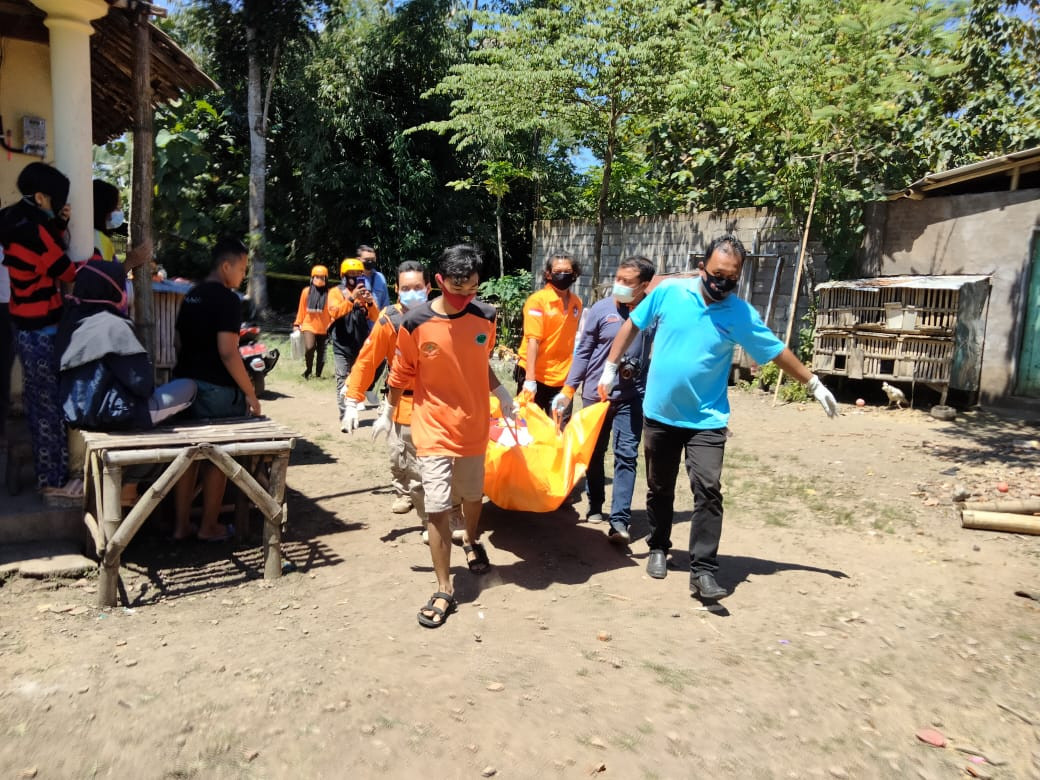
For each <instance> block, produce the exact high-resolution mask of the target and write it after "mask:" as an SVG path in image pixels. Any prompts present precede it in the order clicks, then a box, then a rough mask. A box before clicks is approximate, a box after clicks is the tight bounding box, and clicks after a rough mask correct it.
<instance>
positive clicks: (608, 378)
mask: <svg viewBox="0 0 1040 780" xmlns="http://www.w3.org/2000/svg"><path fill="white" fill-rule="evenodd" d="M617 372H618V364H617V363H611V362H610V361H609V360H608V361H607V362H606V363H604V364H603V373H602V374H601V375H600V378H599V385H598V386H597V387H596V390H597V392H598V393H599V398H600V400H601V401H606V400H607V396H609V395H610V391H611V390H613V389H614V385H616V384H617Z"/></svg>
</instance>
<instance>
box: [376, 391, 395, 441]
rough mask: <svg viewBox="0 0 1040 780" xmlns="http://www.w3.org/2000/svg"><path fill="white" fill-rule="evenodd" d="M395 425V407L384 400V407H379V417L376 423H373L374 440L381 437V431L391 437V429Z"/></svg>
mask: <svg viewBox="0 0 1040 780" xmlns="http://www.w3.org/2000/svg"><path fill="white" fill-rule="evenodd" d="M393 427H394V407H392V406H391V405H390V404H389V403H387V402H386V401H384V402H383V405H382V407H380V409H379V417H377V418H376V421H375V423H373V425H372V441H375V440H376V439H377V438H379V434H381V433H385V434H386V437H387V438H390V429H391V428H393Z"/></svg>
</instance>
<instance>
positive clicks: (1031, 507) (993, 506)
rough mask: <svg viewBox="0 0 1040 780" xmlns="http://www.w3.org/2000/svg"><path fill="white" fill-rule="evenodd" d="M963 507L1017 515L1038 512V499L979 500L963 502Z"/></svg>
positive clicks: (1039, 506)
mask: <svg viewBox="0 0 1040 780" xmlns="http://www.w3.org/2000/svg"><path fill="white" fill-rule="evenodd" d="M964 508H965V509H966V510H968V511H970V512H1011V513H1013V514H1019V515H1031V514H1036V513H1038V512H1040V499H1032V500H1026V501H981V502H974V503H965V504H964Z"/></svg>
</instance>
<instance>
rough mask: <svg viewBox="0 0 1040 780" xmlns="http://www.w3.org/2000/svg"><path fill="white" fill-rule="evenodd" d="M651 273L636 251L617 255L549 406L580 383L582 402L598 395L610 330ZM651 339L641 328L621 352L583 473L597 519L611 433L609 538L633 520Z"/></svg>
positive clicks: (619, 538)
mask: <svg viewBox="0 0 1040 780" xmlns="http://www.w3.org/2000/svg"><path fill="white" fill-rule="evenodd" d="M653 278H654V264H653V263H651V262H650V261H649V260H648V259H647V258H645V257H640V256H635V257H629V258H626V259H625V260H622V261H621V264H620V265H619V266H618V269H617V273H615V274H614V288H613V290H612V293H613V294H612V295H609V296H608V297H606V298H604V299H603V300H601V301H597V302H596V303H595V304H593V305H592V307H591V308H590V309H589V310H588V312H587V313H586V315H585V323H584V325H583V326H582V330H581V335H580V336H579V338H578V346H577V348H576V349H575V350H574V361H573V362H572V363H571V369H570V372H569V373H568V374H567V381H566V383H565V384H564V387H563V390H561V391H560V392H559V393H558V394H557V395H556V397H555V398H553V401H552V409H553V412H558V413H559V414H560V415H561V416H562V415H563V413H564V412H565V411H566V410H567V408H568V407H569V406H570V403H571V400H572V399H573V398H574V392H575V390H576V389H577V387H578V386H579V385H581V388H582V392H581V398H582V402H583V403H585V404H593V403H596V402H597V401H599V397H598V395H597V393H596V382H597V380H598V379H599V377H600V375H602V373H603V366H604V364H605V363H606V362H607V353H608V352H610V345H611V344H613V343H614V336H616V335H617V332H618V331H619V330H620V329H621V325H622V323H624V322H625V321H626V320H628V315H629V313H630V312H631V311H632V310H633V309H634V308H635V307H636V306H638V305H639V302H640V301H642V300H643V298H644V297H646V288H647V285H649V284H650V281H651V280H652V279H653ZM652 340H653V332H652V329H647V330H645V331H641V332H640V337H639V338H638V339H636V340H634V341H633V343H632V344H631V346H630V347H629V348H628V349H627V350H626V351H625V354H624V355H623V356H622V357H621V361H620V366H619V369H618V378H619V381H618V383H617V384H616V385H615V386H614V387H613V388H612V389H611V391H610V397H609V400H610V409H609V411H608V412H607V417H606V419H605V420H604V421H603V427H602V428H601V429H600V433H599V439H597V440H596V448H595V449H594V450H593V452H592V460H590V461H589V467H588V471H587V472H586V474H585V482H586V490H587V491H588V496H589V511H588V514H587V515H586V518H585V519H586V520H587V521H589V522H591V523H598V522H600V521H602V519H603V514H602V512H603V501H604V499H605V498H606V492H605V476H604V473H603V461H604V458H605V457H606V454H607V444H608V442H610V441H611V439H613V443H614V482H613V488H612V491H611V492H612V495H611V498H610V518H609V520H610V530H609V531H608V538H609V539H610V540H611V541H613V542H618V543H621V544H627V543H628V542H630V541H631V540H632V536H631V534H630V533H629V531H628V526H629V523H630V522H631V520H632V493H633V492H634V491H635V485H636V464H637V461H638V459H639V439H640V437H641V436H642V433H643V394H644V392H645V390H646V369H647V367H648V366H649V365H650V345H651V342H652Z"/></svg>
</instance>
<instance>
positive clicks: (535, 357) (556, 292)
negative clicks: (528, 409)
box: [516, 252, 582, 424]
mask: <svg viewBox="0 0 1040 780" xmlns="http://www.w3.org/2000/svg"><path fill="white" fill-rule="evenodd" d="M580 275H581V266H580V265H578V263H576V262H575V261H574V258H573V257H571V256H570V255H568V254H564V253H562V252H557V253H555V254H553V255H551V256H550V257H549V259H548V260H546V261H545V282H546V284H545V287H544V288H543V289H541V290H539V291H538V292H536V293H533V294H532V295H531V296H530V297H529V298H528V299H527V301H526V302H525V303H524V335H523V338H522V339H521V341H520V353H519V355H518V359H517V361H516V391H517V393H523V394H524V396H525V397H526V399H527V400H528V401H534V403H536V404H538V406H540V407H541V408H542V409H543V410H544V411H545V413H546V414H548V415H549V416H552V400H553V398H555V397H556V394H557V393H559V392H560V391H561V390H562V389H563V385H564V383H565V382H566V381H567V373H568V372H569V371H570V370H571V359H572V357H573V355H574V337H575V336H576V335H577V333H578V322H579V321H580V320H581V308H582V307H581V299H580V298H579V297H578V296H577V295H575V294H574V293H572V292H570V286H571V285H572V284H574V282H575V280H577V278H578V276H580ZM570 412H571V408H570V407H567V409H566V410H565V411H564V413H563V417H562V423H563V424H566V423H567V420H569V419H570Z"/></svg>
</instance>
